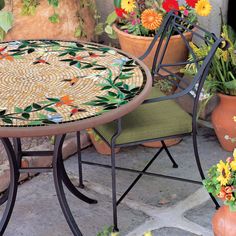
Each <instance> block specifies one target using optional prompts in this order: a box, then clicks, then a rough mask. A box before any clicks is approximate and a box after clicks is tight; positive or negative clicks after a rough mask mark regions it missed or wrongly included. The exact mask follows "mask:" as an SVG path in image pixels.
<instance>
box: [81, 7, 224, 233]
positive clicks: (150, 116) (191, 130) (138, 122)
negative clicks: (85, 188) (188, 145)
mask: <svg viewBox="0 0 236 236" xmlns="http://www.w3.org/2000/svg"><path fill="white" fill-rule="evenodd" d="M187 25H188V27H187ZM189 26H190V27H189ZM184 31H188V32H191V33H192V36H193V40H194V41H195V42H196V43H198V44H201V43H206V44H208V45H209V46H211V48H210V50H209V54H208V55H207V56H206V57H201V58H199V56H198V55H196V54H195V53H194V51H193V49H192V48H191V46H190V44H189V41H188V40H187V39H186V38H185V34H184V33H183V32H184ZM173 33H177V34H179V35H180V36H181V38H182V40H183V42H184V43H185V45H186V46H187V48H188V51H189V53H190V54H191V55H192V59H191V60H188V61H184V62H180V63H176V64H164V63H163V58H164V56H165V53H166V50H167V46H168V44H169V42H170V37H171V35H173ZM158 40H159V42H158ZM157 42H158V46H157V49H156V53H155V57H154V61H153V66H152V70H151V72H152V76H153V79H154V78H155V77H156V76H158V77H159V78H162V79H165V80H168V81H169V82H170V83H173V84H174V85H175V86H176V87H177V88H178V89H177V90H176V92H174V93H173V94H171V95H164V94H163V93H162V92H161V91H160V90H159V89H158V88H157V87H155V86H153V89H152V92H151V95H150V97H149V98H148V99H147V100H145V101H144V103H143V104H142V105H141V106H140V107H139V108H137V109H136V110H135V111H134V112H132V113H130V114H128V115H126V116H125V117H123V118H121V119H119V120H116V121H114V122H112V123H109V124H106V125H102V126H99V127H95V128H94V130H95V131H96V132H97V134H98V135H99V136H100V137H101V138H102V139H103V140H104V141H105V142H106V143H107V144H108V145H109V146H110V147H111V166H109V165H103V164H99V163H96V164H97V165H98V166H102V167H111V172H112V203H113V220H114V231H118V227H117V206H118V205H119V204H120V202H121V201H122V200H123V198H124V197H125V196H126V195H127V194H128V193H129V191H130V190H131V189H132V188H133V187H134V185H135V184H136V183H137V182H138V181H139V179H140V178H141V177H142V176H143V175H151V176H157V177H165V178H168V179H172V180H179V181H186V182H189V183H194V184H201V183H202V182H201V181H196V180H190V179H184V178H180V177H173V176H168V175H161V174H157V173H151V172H147V169H148V168H149V167H150V165H151V164H152V163H153V162H154V161H155V159H156V158H157V156H158V155H159V154H160V153H161V152H162V151H163V150H165V152H166V153H167V155H168V157H169V159H170V160H171V162H172V164H173V167H174V168H177V167H178V165H177V163H176V162H175V161H174V159H173V157H172V156H171V154H170V152H169V150H168V148H167V146H166V144H165V140H167V139H171V138H177V137H184V136H187V135H192V138H193V148H194V154H195V160H196V163H197V167H198V170H199V173H200V176H201V178H202V179H204V178H205V177H204V173H203V170H202V167H201V162H200V158H199V153H198V147H197V114H198V103H199V97H200V93H201V90H202V87H203V84H204V81H205V79H206V77H207V74H208V70H209V68H210V65H211V60H212V58H213V56H214V54H215V51H216V50H217V48H218V47H219V46H220V45H222V44H223V43H222V42H223V39H221V38H217V37H216V36H215V35H213V34H211V33H209V32H207V31H206V30H204V29H203V28H201V27H199V26H195V25H191V24H190V23H189V22H188V21H186V20H185V19H182V18H181V17H179V16H178V14H175V13H174V12H170V13H169V14H168V15H167V16H166V18H165V21H164V23H163V24H162V26H161V28H160V30H159V32H158V33H157V34H156V35H155V37H154V40H153V42H152V43H151V45H150V47H149V48H148V50H147V51H146V52H145V54H144V55H143V56H142V57H141V58H140V59H142V60H143V59H144V58H145V57H147V55H149V53H150V52H151V50H152V48H153V47H154V46H155V45H156V43H157ZM176 46H178V45H176ZM188 64H195V66H196V68H197V73H196V75H195V76H194V78H192V80H191V82H190V83H189V82H187V81H186V78H184V77H183V76H180V74H179V73H174V72H173V68H175V67H176V68H179V67H181V66H182V67H183V66H186V65H188ZM170 68H171V69H170ZM170 76H171V78H172V79H170ZM173 78H176V80H173ZM179 81H180V82H179ZM182 84H184V85H185V86H182ZM192 94H194V96H193V95H192ZM185 95H190V96H191V97H193V99H194V105H193V109H192V115H190V114H188V113H187V112H185V111H184V110H183V109H181V107H180V106H179V105H178V104H177V103H176V102H175V101H174V100H175V99H176V98H179V97H181V96H185ZM150 141H161V143H162V147H161V148H160V149H159V150H158V151H157V153H156V154H155V155H154V157H153V158H152V159H151V160H150V161H149V162H148V163H147V165H146V166H145V167H144V168H143V170H142V171H139V170H133V169H128V168H124V167H116V159H115V151H114V149H115V148H116V147H127V146H132V145H137V144H142V143H145V142H150ZM83 163H84V164H92V165H96V164H95V163H91V162H88V161H82V160H81V159H79V166H80V168H79V170H80V173H79V177H80V184H82V181H83V178H82V164H83ZM116 169H120V170H123V171H131V172H135V173H138V176H137V178H136V179H135V180H134V181H133V182H132V184H131V185H130V186H129V188H128V189H127V190H126V191H125V193H124V194H123V195H122V196H121V197H120V199H119V200H117V194H116ZM211 198H212V200H213V201H214V203H215V205H216V207H217V208H218V207H219V205H218V203H217V201H216V200H215V198H214V197H213V196H211Z"/></svg>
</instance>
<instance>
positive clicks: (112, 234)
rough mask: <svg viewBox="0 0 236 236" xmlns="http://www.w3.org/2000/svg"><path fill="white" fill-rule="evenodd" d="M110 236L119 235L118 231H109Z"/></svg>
mask: <svg viewBox="0 0 236 236" xmlns="http://www.w3.org/2000/svg"><path fill="white" fill-rule="evenodd" d="M111 236H119V233H117V232H112V233H111Z"/></svg>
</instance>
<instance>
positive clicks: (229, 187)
mask: <svg viewBox="0 0 236 236" xmlns="http://www.w3.org/2000/svg"><path fill="white" fill-rule="evenodd" d="M233 190H234V189H233V187H231V186H226V187H225V192H226V193H227V194H228V193H232V192H233Z"/></svg>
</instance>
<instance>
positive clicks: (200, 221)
mask: <svg viewBox="0 0 236 236" xmlns="http://www.w3.org/2000/svg"><path fill="white" fill-rule="evenodd" d="M191 142H192V140H191V138H185V139H184V140H183V141H182V142H181V143H180V144H178V145H177V146H174V147H171V148H170V151H171V153H172V154H173V156H174V157H175V160H176V161H177V162H178V164H179V168H178V169H173V168H172V167H171V163H170V161H169V159H168V158H167V157H166V156H165V153H163V154H161V156H160V157H159V158H158V159H157V160H156V163H155V164H154V165H153V166H152V167H151V168H150V171H156V172H158V173H162V174H170V175H176V176H179V177H187V178H193V179H199V176H198V172H197V169H196V166H195V163H194V161H193V149H192V145H191V144H192V143H191ZM199 151H200V154H201V157H202V163H203V166H204V169H205V170H206V169H208V168H209V167H210V166H211V165H212V164H214V163H216V162H217V161H218V160H219V159H223V158H225V157H227V156H228V155H229V154H228V153H226V152H225V151H223V150H222V149H221V148H220V147H219V144H218V142H217V140H216V138H215V135H214V133H213V132H212V130H210V129H201V132H200V135H199ZM154 152H155V149H152V148H145V147H142V146H135V147H130V148H123V149H121V152H120V153H119V154H117V165H120V166H126V167H137V168H140V169H141V168H142V167H143V166H144V164H145V163H146V162H147V160H148V159H149V157H151V156H152V154H154ZM83 158H84V159H85V160H90V161H99V162H101V163H109V157H106V156H101V155H98V154H97V153H96V152H95V150H94V148H93V147H90V148H87V149H85V150H84V151H83ZM65 164H66V169H67V171H68V173H69V175H70V177H71V178H72V180H73V182H74V183H75V184H78V175H77V172H78V171H77V160H76V156H72V157H71V158H69V159H68V160H67V161H65ZM135 176H136V175H135V174H133V173H127V172H122V171H118V174H117V184H118V192H119V193H122V192H123V191H124V189H125V188H126V187H127V186H128V185H129V183H130V182H132V180H133V179H134V178H135ZM84 178H85V185H86V188H85V189H84V190H83V192H85V193H86V195H88V196H90V197H92V198H96V199H97V200H98V204H96V205H88V204H86V203H84V202H81V201H79V200H77V199H75V198H74V197H73V196H72V195H71V194H69V193H68V194H67V196H68V200H69V204H70V206H71V207H72V211H73V214H74V216H75V219H76V221H77V222H78V224H79V226H80V228H81V231H82V232H83V235H85V236H96V235H97V233H98V232H99V231H101V230H102V229H103V228H104V226H110V225H111V224H112V217H111V216H112V211H111V197H110V196H111V188H110V185H111V179H110V170H109V169H102V168H97V167H94V166H85V165H84ZM214 211H215V210H214V206H213V204H212V202H211V201H210V200H209V196H208V194H207V192H206V191H205V190H204V189H203V188H202V187H201V186H199V185H193V184H189V183H183V182H177V181H173V180H167V179H161V178H154V177H150V176H148V177H147V176H145V177H143V178H142V179H141V180H140V181H139V183H138V184H137V185H136V186H135V188H134V189H133V190H132V191H131V192H130V193H129V194H128V196H127V198H125V199H124V201H123V203H122V204H121V205H120V206H119V208H118V214H119V228H120V234H121V236H123V235H126V236H142V235H143V233H144V232H146V231H147V230H151V231H152V233H153V235H154V236H167V235H168V236H195V235H204V236H210V235H213V233H212V230H211V217H212V215H213V213H214ZM5 235H6V236H21V235H22V236H46V235H47V236H70V235H72V234H71V232H70V230H69V228H68V226H67V224H66V222H65V220H64V217H63V215H62V212H61V210H60V208H59V203H58V200H57V198H56V194H55V191H54V186H53V179H52V174H51V173H49V174H40V175H39V176H37V177H35V178H33V179H32V180H30V181H27V182H25V183H24V184H23V185H21V186H20V187H19V191H18V197H17V202H16V206H15V209H14V213H13V215H12V218H11V221H10V223H9V226H8V228H7V230H6V233H5V234H4V236H5Z"/></svg>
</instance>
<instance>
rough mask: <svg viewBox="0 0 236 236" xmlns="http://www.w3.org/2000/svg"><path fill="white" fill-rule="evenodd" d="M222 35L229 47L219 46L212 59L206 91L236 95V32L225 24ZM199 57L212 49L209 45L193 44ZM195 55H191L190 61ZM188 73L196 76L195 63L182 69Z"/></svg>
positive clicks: (205, 86)
mask: <svg viewBox="0 0 236 236" xmlns="http://www.w3.org/2000/svg"><path fill="white" fill-rule="evenodd" d="M222 37H223V38H225V40H226V41H227V44H228V47H227V49H222V48H218V49H217V51H216V53H215V56H214V58H213V60H212V64H211V67H210V70H209V75H208V77H207V80H206V82H205V85H204V89H205V92H207V93H210V94H215V93H218V92H220V93H223V94H226V95H232V96H236V53H235V49H236V34H235V32H234V31H233V29H232V28H231V27H230V26H228V25H224V26H223V27H222ZM191 47H192V49H193V51H194V53H195V54H196V56H197V58H199V59H200V58H204V57H206V56H207V55H208V53H209V51H210V48H211V47H210V46H209V45H205V44H204V45H201V46H200V47H197V46H196V45H194V44H192V45H191ZM192 60H193V57H192V56H191V55H190V56H189V61H192ZM182 72H184V73H185V74H187V75H190V76H194V75H195V74H196V73H197V68H196V65H195V64H189V65H187V66H186V67H185V69H184V70H182Z"/></svg>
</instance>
